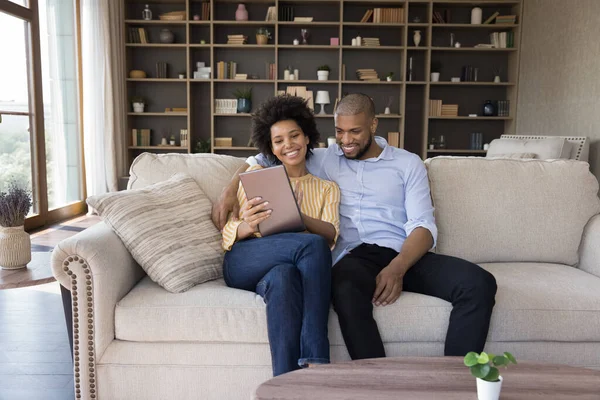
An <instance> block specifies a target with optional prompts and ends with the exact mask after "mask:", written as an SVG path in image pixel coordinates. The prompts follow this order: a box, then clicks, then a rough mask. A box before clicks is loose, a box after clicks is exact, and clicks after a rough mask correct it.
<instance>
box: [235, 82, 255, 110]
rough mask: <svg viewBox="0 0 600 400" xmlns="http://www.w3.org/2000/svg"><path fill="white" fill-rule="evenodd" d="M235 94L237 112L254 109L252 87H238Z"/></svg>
mask: <svg viewBox="0 0 600 400" xmlns="http://www.w3.org/2000/svg"><path fill="white" fill-rule="evenodd" d="M233 95H234V96H235V98H236V99H237V112H238V113H249V112H250V110H251V109H252V88H243V89H237V90H236V91H235V92H233Z"/></svg>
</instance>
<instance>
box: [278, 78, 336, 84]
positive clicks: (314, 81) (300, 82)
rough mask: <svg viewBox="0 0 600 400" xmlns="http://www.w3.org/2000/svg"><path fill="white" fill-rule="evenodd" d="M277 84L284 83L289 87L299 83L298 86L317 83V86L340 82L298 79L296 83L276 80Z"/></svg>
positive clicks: (294, 81)
mask: <svg viewBox="0 0 600 400" xmlns="http://www.w3.org/2000/svg"><path fill="white" fill-rule="evenodd" d="M277 83H284V84H290V85H292V84H296V83H299V84H303V83H317V84H322V83H323V84H331V85H337V84H338V83H340V81H339V80H331V79H330V80H326V81H320V80H317V79H306V80H301V79H300V80H297V81H296V80H293V81H286V80H285V79H278V80H277Z"/></svg>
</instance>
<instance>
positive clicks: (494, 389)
mask: <svg viewBox="0 0 600 400" xmlns="http://www.w3.org/2000/svg"><path fill="white" fill-rule="evenodd" d="M476 379H477V399H478V400H498V399H499V398H500V390H501V389H502V376H500V377H498V382H488V381H484V380H483V379H479V378H476Z"/></svg>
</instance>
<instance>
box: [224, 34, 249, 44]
mask: <svg viewBox="0 0 600 400" xmlns="http://www.w3.org/2000/svg"><path fill="white" fill-rule="evenodd" d="M247 43H248V36H246V35H227V44H247Z"/></svg>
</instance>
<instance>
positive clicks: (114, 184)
mask: <svg viewBox="0 0 600 400" xmlns="http://www.w3.org/2000/svg"><path fill="white" fill-rule="evenodd" d="M123 14H124V10H123V2H122V1H107V0H102V1H98V0H81V41H82V42H81V44H82V67H83V76H82V80H83V127H84V149H85V150H84V153H85V163H86V182H87V194H88V196H92V195H95V194H101V193H106V192H107V191H116V190H118V180H119V175H121V174H123V173H124V172H125V171H124V168H125V163H124V160H125V151H126V149H125V148H124V143H125V140H124V137H125V136H124V135H125V129H126V125H125V115H126V99H125V81H124V73H125V57H124V49H123V28H122V26H121V25H122V21H123Z"/></svg>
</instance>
